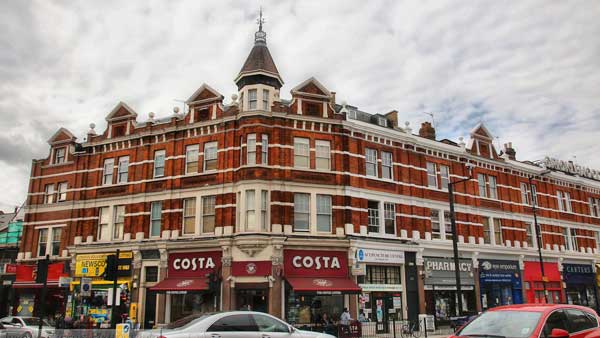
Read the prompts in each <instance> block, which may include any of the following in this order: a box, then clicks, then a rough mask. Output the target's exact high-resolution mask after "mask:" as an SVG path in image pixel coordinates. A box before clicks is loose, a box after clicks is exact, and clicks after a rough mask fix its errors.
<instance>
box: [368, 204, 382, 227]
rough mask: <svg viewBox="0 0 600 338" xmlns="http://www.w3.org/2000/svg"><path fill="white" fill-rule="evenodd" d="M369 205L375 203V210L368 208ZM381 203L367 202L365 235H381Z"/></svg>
mask: <svg viewBox="0 0 600 338" xmlns="http://www.w3.org/2000/svg"><path fill="white" fill-rule="evenodd" d="M369 203H377V207H376V208H370V207H369ZM380 209H381V202H380V201H375V200H368V201H367V233H369V234H380V233H381V210H380Z"/></svg>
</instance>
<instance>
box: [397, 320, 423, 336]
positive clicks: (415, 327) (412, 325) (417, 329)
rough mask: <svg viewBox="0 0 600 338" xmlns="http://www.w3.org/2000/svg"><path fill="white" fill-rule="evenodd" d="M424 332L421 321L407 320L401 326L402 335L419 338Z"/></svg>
mask: <svg viewBox="0 0 600 338" xmlns="http://www.w3.org/2000/svg"><path fill="white" fill-rule="evenodd" d="M422 334H423V328H422V327H421V324H420V323H419V322H406V323H403V324H402V325H401V326H400V337H402V338H411V337H412V338H419V337H421V335H422Z"/></svg>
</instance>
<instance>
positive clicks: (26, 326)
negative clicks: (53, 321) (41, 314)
mask: <svg viewBox="0 0 600 338" xmlns="http://www.w3.org/2000/svg"><path fill="white" fill-rule="evenodd" d="M0 324H2V325H3V326H4V329H5V331H6V334H7V336H8V337H16V338H37V337H38V330H39V327H40V319H39V318H38V317H20V316H8V317H4V318H1V319H0ZM52 335H54V328H53V327H52V326H50V324H48V322H47V321H45V320H44V321H43V323H42V335H41V337H42V338H51V337H52Z"/></svg>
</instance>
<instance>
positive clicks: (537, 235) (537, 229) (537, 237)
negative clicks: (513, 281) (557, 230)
mask: <svg viewBox="0 0 600 338" xmlns="http://www.w3.org/2000/svg"><path fill="white" fill-rule="evenodd" d="M548 172H549V171H546V172H543V173H542V175H545V174H546V173H548ZM528 180H529V191H530V192H531V210H532V212H533V223H534V227H535V240H536V242H537V247H538V256H539V260H540V272H541V273H542V287H543V288H544V301H545V302H546V303H548V290H547V289H546V274H545V273H544V257H543V256H542V231H541V228H540V225H539V223H538V221H537V212H536V210H537V208H536V207H537V190H535V193H534V188H533V187H534V185H533V177H532V176H529V178H528Z"/></svg>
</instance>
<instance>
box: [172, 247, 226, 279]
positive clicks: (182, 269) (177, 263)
mask: <svg viewBox="0 0 600 338" xmlns="http://www.w3.org/2000/svg"><path fill="white" fill-rule="evenodd" d="M221 256H222V253H221V251H202V252H177V253H171V254H169V278H176V277H187V278H190V277H191V278H194V277H195V278H200V277H206V274H209V273H211V272H214V271H217V270H218V269H219V268H220V267H221Z"/></svg>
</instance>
